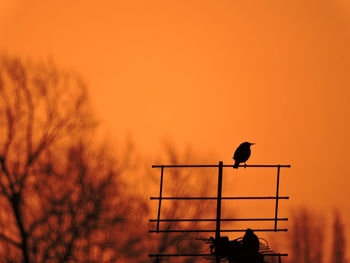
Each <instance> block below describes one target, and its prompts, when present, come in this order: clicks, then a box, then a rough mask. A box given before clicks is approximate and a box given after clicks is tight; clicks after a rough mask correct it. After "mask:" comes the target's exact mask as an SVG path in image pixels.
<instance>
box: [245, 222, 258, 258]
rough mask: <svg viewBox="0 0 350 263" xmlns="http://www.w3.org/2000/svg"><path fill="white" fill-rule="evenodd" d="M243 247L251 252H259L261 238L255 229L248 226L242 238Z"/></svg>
mask: <svg viewBox="0 0 350 263" xmlns="http://www.w3.org/2000/svg"><path fill="white" fill-rule="evenodd" d="M242 245H243V248H244V249H245V250H246V251H247V252H249V253H251V254H252V253H258V251H259V246H260V244H259V238H258V237H257V236H256V235H255V234H254V232H253V230H251V229H250V228H248V229H247V230H246V232H245V235H244V237H243V240H242Z"/></svg>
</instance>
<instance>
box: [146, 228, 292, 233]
mask: <svg viewBox="0 0 350 263" xmlns="http://www.w3.org/2000/svg"><path fill="white" fill-rule="evenodd" d="M246 230H247V229H226V230H225V229H222V230H220V232H245V231H246ZM252 230H253V231H254V232H287V231H288V229H276V230H275V229H274V228H271V229H270V228H268V229H252ZM148 232H149V233H191V232H193V233H213V232H216V230H215V229H210V230H200V229H174V230H159V231H158V232H157V230H149V231H148Z"/></svg>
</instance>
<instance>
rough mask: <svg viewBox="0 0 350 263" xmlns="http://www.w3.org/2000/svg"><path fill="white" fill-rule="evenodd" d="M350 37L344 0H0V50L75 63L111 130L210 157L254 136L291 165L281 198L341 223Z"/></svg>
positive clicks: (254, 160)
mask: <svg viewBox="0 0 350 263" xmlns="http://www.w3.org/2000/svg"><path fill="white" fill-rule="evenodd" d="M349 47H350V5H349V4H348V3H346V1H345V0H322V1H319V0H317V1H316V0H310V1H304V0H293V1H277V0H272V1H268V2H266V1H224V0H222V1H191V0H177V1H165V0H159V1H153V0H147V1H136V0H127V1H116V0H103V1H102V0H101V1H92V0H84V1H78V0H75V1H60V0H52V1H44V0H33V1H25V0H0V50H2V51H5V52H9V53H11V54H20V55H22V56H24V57H27V58H33V59H35V60H38V59H47V58H52V59H53V60H54V61H55V62H56V63H57V64H58V65H59V66H60V67H63V68H66V69H73V70H75V71H78V72H80V73H81V74H82V76H83V77H84V78H85V79H86V81H87V83H88V85H89V88H90V92H91V95H92V101H93V104H94V107H95V110H96V112H97V115H98V117H99V118H100V119H101V121H102V126H103V128H104V129H105V130H106V131H107V132H108V133H109V134H111V135H112V136H114V137H115V138H119V137H120V136H123V135H124V134H125V133H127V132H131V133H132V134H133V137H134V138H135V140H136V142H137V144H138V145H139V147H140V148H141V149H142V150H144V151H147V152H150V153H154V152H157V150H158V149H159V146H160V141H161V140H163V139H164V138H168V137H170V138H172V139H173V140H174V141H175V142H176V143H177V144H178V145H179V147H182V146H184V145H186V144H191V145H193V147H195V148H198V149H199V150H200V151H208V150H209V151H213V152H214V153H215V157H213V160H212V161H213V163H216V162H217V161H219V160H218V159H217V158H219V159H220V160H222V161H224V163H231V158H232V154H233V151H234V149H235V148H236V147H237V146H238V144H239V143H241V142H242V141H246V140H247V141H253V142H255V143H256V146H254V148H253V154H252V157H251V160H250V161H249V163H251V164H262V163H284V164H291V165H292V166H293V168H292V169H291V170H289V171H287V172H286V174H285V175H283V176H284V177H283V179H282V183H283V184H286V185H287V187H286V188H285V189H286V193H285V194H288V195H290V196H291V198H292V200H290V201H289V202H288V203H287V205H288V206H295V205H300V204H308V205H309V206H312V207H315V208H317V209H326V210H330V209H332V208H333V207H339V208H340V209H341V211H342V213H343V215H344V216H345V220H346V224H347V226H348V227H347V228H348V236H350V231H349V228H350V209H349V208H350V205H349V201H348V200H349V198H350V194H349V190H348V187H349V180H350V179H349V168H348V166H347V161H348V158H349V149H350V140H349V134H350V126H349V113H350V106H349V101H350V74H349V72H348V71H349V69H350V48H349ZM213 156H214V155H213ZM150 165H151V164H150ZM348 243H350V242H348Z"/></svg>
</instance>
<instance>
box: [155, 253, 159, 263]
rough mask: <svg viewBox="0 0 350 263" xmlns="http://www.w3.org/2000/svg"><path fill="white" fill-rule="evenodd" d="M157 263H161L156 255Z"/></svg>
mask: <svg viewBox="0 0 350 263" xmlns="http://www.w3.org/2000/svg"><path fill="white" fill-rule="evenodd" d="M156 263H159V257H158V255H156Z"/></svg>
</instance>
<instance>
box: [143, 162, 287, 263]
mask: <svg viewBox="0 0 350 263" xmlns="http://www.w3.org/2000/svg"><path fill="white" fill-rule="evenodd" d="M203 167H217V168H218V193H217V197H163V196H162V194H163V178H164V169H165V168H203ZM223 167H233V165H224V164H223V162H222V161H220V162H219V164H218V165H152V168H161V175H160V187H159V189H160V192H159V196H158V197H151V198H150V199H151V200H158V202H159V203H158V213H157V219H150V220H149V221H150V222H156V229H155V230H149V232H150V233H167V232H173V233H175V232H196V233H198V232H207V233H208V232H215V240H218V239H220V233H222V232H245V229H221V222H223V221H274V228H266V229H252V230H253V231H254V232H271V231H273V232H279V231H287V229H283V228H282V229H281V228H278V221H287V220H288V218H278V201H279V200H280V199H289V197H288V196H279V181H280V170H281V168H290V167H291V166H290V165H280V164H278V165H240V166H239V167H244V168H249V167H251V168H277V182H276V195H275V196H246V197H222V176H223ZM261 199H272V200H276V201H275V216H274V218H236V219H223V218H221V200H261ZM162 200H217V210H216V219H198V218H196V219H160V214H161V207H162ZM188 221H200V222H202V221H203V222H205V221H215V222H216V229H210V230H208V229H178V230H176V229H173V230H161V229H160V222H188ZM181 256H182V257H198V256H200V257H206V256H212V255H211V254H149V257H155V258H156V262H159V257H181ZM264 256H278V258H279V262H281V257H282V256H288V254H286V253H267V254H264ZM216 262H217V263H218V262H220V257H219V256H216Z"/></svg>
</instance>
